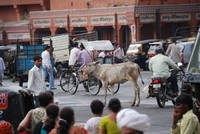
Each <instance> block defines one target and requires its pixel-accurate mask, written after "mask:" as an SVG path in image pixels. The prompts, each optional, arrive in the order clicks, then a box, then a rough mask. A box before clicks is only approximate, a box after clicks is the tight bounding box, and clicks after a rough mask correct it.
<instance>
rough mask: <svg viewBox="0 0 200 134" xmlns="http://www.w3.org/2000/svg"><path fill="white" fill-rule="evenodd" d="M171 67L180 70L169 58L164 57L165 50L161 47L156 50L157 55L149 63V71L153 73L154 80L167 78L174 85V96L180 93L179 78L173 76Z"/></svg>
mask: <svg viewBox="0 0 200 134" xmlns="http://www.w3.org/2000/svg"><path fill="white" fill-rule="evenodd" d="M170 67H171V68H173V69H175V70H179V67H178V66H177V65H176V64H175V63H174V62H173V61H172V60H171V59H170V58H169V57H167V56H165V55H164V50H163V48H162V47H161V46H158V47H157V48H156V55H155V56H154V57H152V58H151V59H150V61H149V70H150V71H152V72H153V78H155V77H159V78H165V79H167V81H168V82H171V83H172V88H173V89H172V91H173V96H176V95H177V93H178V84H177V78H176V77H174V76H171V73H170Z"/></svg>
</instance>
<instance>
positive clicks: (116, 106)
mask: <svg viewBox="0 0 200 134" xmlns="http://www.w3.org/2000/svg"><path fill="white" fill-rule="evenodd" d="M108 108H109V110H111V111H112V112H114V113H117V112H119V111H120V109H121V103H120V101H119V99H117V98H112V99H110V101H109V103H108Z"/></svg>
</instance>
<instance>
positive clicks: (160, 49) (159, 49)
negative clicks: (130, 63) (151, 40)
mask: <svg viewBox="0 0 200 134" xmlns="http://www.w3.org/2000/svg"><path fill="white" fill-rule="evenodd" d="M158 53H164V50H163V48H162V47H161V46H157V47H156V54H158Z"/></svg>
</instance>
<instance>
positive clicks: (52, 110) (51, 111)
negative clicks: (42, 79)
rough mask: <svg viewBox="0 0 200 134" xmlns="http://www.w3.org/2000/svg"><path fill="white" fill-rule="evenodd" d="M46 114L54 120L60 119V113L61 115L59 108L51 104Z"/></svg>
mask: <svg viewBox="0 0 200 134" xmlns="http://www.w3.org/2000/svg"><path fill="white" fill-rule="evenodd" d="M46 113H47V116H48V117H50V118H52V119H56V118H57V117H58V113H59V107H58V105H56V104H49V105H48V106H47V107H46Z"/></svg>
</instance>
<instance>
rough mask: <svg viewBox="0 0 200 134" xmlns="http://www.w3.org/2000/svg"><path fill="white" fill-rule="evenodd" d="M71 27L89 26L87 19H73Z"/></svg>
mask: <svg viewBox="0 0 200 134" xmlns="http://www.w3.org/2000/svg"><path fill="white" fill-rule="evenodd" d="M70 25H71V26H74V25H87V17H79V18H71V19H70Z"/></svg>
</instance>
